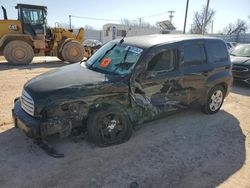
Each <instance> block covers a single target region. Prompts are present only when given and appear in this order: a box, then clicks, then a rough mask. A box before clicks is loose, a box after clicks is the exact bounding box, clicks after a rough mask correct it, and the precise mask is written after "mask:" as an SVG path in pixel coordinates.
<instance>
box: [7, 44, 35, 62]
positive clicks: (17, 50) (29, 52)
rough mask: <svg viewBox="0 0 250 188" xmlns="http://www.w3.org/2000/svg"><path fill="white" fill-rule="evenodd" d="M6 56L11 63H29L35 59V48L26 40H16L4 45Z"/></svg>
mask: <svg viewBox="0 0 250 188" xmlns="http://www.w3.org/2000/svg"><path fill="white" fill-rule="evenodd" d="M3 53H4V57H5V58H6V60H7V61H8V62H9V63H11V64H16V65H20V64H29V63H31V61H32V60H33V57H34V50H33V48H32V47H31V46H30V45H29V44H28V43H27V42H24V41H21V40H15V41H11V42H9V43H8V44H7V45H6V46H5V47H4V51H3Z"/></svg>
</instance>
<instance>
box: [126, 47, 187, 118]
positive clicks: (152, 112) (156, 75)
mask: <svg viewBox="0 0 250 188" xmlns="http://www.w3.org/2000/svg"><path fill="white" fill-rule="evenodd" d="M153 54H154V55H152V56H151V58H150V60H149V61H148V62H146V63H145V62H143V63H145V66H146V68H145V69H143V68H142V71H141V72H140V73H139V74H138V75H137V76H135V77H134V78H133V77H132V82H131V97H132V99H133V102H134V104H135V105H139V106H140V107H142V108H144V109H145V110H146V111H147V112H148V116H149V117H148V118H149V119H150V118H153V117H154V116H157V115H161V114H165V113H166V112H171V111H175V110H177V109H179V108H181V107H183V104H184V103H185V90H184V89H183V87H182V73H181V71H180V70H179V50H178V49H175V48H163V47H161V48H158V49H155V50H154V52H153ZM146 59H147V58H146Z"/></svg>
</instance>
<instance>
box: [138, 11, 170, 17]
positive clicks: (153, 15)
mask: <svg viewBox="0 0 250 188" xmlns="http://www.w3.org/2000/svg"><path fill="white" fill-rule="evenodd" d="M164 14H167V12H162V13H158V14H152V15H148V16H142V17H140V18H148V17H155V16H160V15H164ZM140 18H138V19H140Z"/></svg>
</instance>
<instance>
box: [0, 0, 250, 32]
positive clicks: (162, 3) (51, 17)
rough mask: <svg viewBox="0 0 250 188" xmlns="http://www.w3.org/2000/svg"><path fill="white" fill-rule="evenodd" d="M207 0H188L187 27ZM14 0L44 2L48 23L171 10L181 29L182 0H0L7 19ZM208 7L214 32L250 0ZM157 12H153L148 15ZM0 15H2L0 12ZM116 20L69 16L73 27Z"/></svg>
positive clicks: (247, 11) (225, 0)
mask: <svg viewBox="0 0 250 188" xmlns="http://www.w3.org/2000/svg"><path fill="white" fill-rule="evenodd" d="M206 2H207V0H189V12H188V19H187V30H189V28H190V27H191V23H192V19H193V13H194V11H197V10H200V9H201V8H202V6H203V5H205V4H206ZM17 3H26V4H36V5H45V6H47V7H48V23H49V25H50V26H53V25H54V24H55V22H66V23H68V22H69V15H75V16H83V17H93V18H102V19H110V20H121V19H123V18H128V19H130V20H135V19H138V18H140V17H144V18H143V20H144V21H146V22H151V23H152V24H153V23H155V22H158V21H162V20H166V19H169V18H168V16H169V14H168V13H167V12H168V11H170V10H173V11H175V13H174V18H173V23H174V24H175V26H176V27H177V29H178V30H182V29H183V22H184V15H185V7H186V0H124V1H115V0H107V1H103V0H60V1H59V0H50V1H48V0H39V1H36V0H18V1H16V0H1V5H3V6H4V7H5V8H6V9H7V12H8V17H9V18H10V19H16V18H17V11H16V10H15V8H14V6H15V5H16V4H17ZM210 8H212V9H214V10H215V11H216V14H215V20H214V32H218V31H221V30H222V29H223V28H224V27H225V26H226V25H227V24H228V23H230V22H234V21H235V20H237V19H238V18H240V19H243V20H247V17H248V16H249V15H250V0H210ZM155 14H160V15H157V16H150V15H155ZM0 15H1V16H0V18H1V19H2V18H3V16H2V14H0ZM111 22H113V23H119V21H100V20H90V19H80V18H72V24H73V25H74V26H76V27H80V26H84V25H91V26H93V27H94V28H95V29H102V25H104V24H106V23H111Z"/></svg>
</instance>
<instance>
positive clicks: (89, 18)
mask: <svg viewBox="0 0 250 188" xmlns="http://www.w3.org/2000/svg"><path fill="white" fill-rule="evenodd" d="M164 14H167V12H162V13H158V14H153V15H148V16H142V17H140V18H137V19H134V20H129V21H135V20H141V19H143V18H149V17H155V16H159V15H164ZM69 17H71V18H81V19H88V20H100V21H114V22H119V21H121V20H122V19H120V20H115V19H105V18H96V17H87V16H74V15H69Z"/></svg>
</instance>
